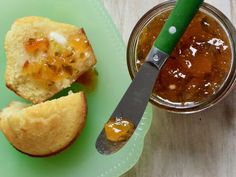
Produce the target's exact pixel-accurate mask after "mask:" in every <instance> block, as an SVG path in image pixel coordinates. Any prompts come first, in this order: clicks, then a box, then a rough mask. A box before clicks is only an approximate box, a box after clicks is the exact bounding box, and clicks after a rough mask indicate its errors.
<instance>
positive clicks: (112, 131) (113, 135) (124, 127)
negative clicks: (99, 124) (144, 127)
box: [104, 118, 135, 142]
mask: <svg viewBox="0 0 236 177" xmlns="http://www.w3.org/2000/svg"><path fill="white" fill-rule="evenodd" d="M104 128H105V135H106V138H107V139H108V140H110V141H112V142H120V141H126V140H128V139H129V138H130V137H131V136H132V134H133V132H134V130H135V127H134V124H133V123H132V122H130V121H128V120H126V119H124V118H111V119H110V120H109V121H108V122H107V123H106V125H105V127H104Z"/></svg>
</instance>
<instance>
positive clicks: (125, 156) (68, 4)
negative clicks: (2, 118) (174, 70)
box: [0, 0, 152, 177]
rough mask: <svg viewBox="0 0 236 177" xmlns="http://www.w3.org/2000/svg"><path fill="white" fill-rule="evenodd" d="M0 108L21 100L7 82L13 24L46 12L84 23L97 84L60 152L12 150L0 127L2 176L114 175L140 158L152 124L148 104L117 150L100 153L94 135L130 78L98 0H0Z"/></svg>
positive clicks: (62, 19)
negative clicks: (76, 132)
mask: <svg viewBox="0 0 236 177" xmlns="http://www.w3.org/2000/svg"><path fill="white" fill-rule="evenodd" d="M0 4H1V6H0V77H1V79H0V108H3V107H5V106H6V105H7V104H8V103H9V102H11V101H13V100H23V99H21V98H19V97H18V96H16V95H15V94H14V93H13V92H11V91H9V90H8V89H7V88H6V87H5V83H4V72H5V64H6V57H5V54H4V49H3V42H4V38H5V34H6V32H7V31H8V30H9V29H10V26H11V24H12V23H13V22H14V21H15V20H16V19H17V18H20V17H23V16H32V15H34V16H44V17H48V18H50V19H52V20H55V21H59V22H64V23H70V24H74V25H76V26H78V27H84V28H85V31H86V32H87V35H88V38H89V39H90V41H91V43H92V46H93V48H94V51H95V55H96V56H97V61H98V63H97V65H96V69H97V71H98V73H99V75H98V84H97V87H96V89H95V90H94V91H92V92H89V93H87V98H88V117H87V123H86V127H85V129H84V130H83V132H82V134H81V136H80V137H79V139H78V140H77V141H76V142H75V143H74V144H73V145H72V146H71V147H70V148H68V149H66V150H65V151H63V152H61V153H60V154H58V155H56V156H52V157H48V158H33V157H29V156H27V155H24V154H22V153H20V152H18V151H16V150H15V149H14V148H13V147H12V146H11V145H10V144H9V143H8V141H7V140H6V139H5V137H4V136H3V134H1V133H0V172H1V174H2V175H3V176H4V177H17V176H22V177H42V176H43V177H54V176H55V177H118V176H120V175H122V174H123V173H125V172H126V171H127V170H129V169H130V168H131V167H132V166H133V165H134V164H135V163H136V162H137V160H138V159H139V157H140V155H141V152H142V149H143V142H144V136H145V134H146V132H147V130H148V129H149V126H150V124H151V118H152V116H151V110H150V106H149V107H148V108H147V110H146V112H145V114H144V116H143V119H142V121H141V123H140V125H139V127H138V128H137V129H136V132H135V133H134V136H132V138H131V140H130V141H129V143H128V144H127V145H126V146H125V147H124V148H123V149H122V150H120V151H119V152H118V153H116V154H114V155H110V156H103V155H100V154H99V153H98V152H97V151H96V148H95V141H96V138H97V136H98V134H99V132H100V130H101V129H102V128H103V125H104V123H105V122H106V120H107V119H108V118H109V116H110V114H111V113H112V111H113V110H114V108H115V106H116V105H117V103H118V101H119V100H120V98H121V96H122V95H123V93H124V91H125V90H126V88H127V87H128V85H129V84H130V82H131V80H130V77H129V74H128V70H127V65H126V56H125V45H124V43H123V41H122V39H121V37H120V35H119V34H118V32H117V30H116V29H115V27H114V24H113V22H112V20H111V18H110V17H109V15H108V14H107V12H106V11H105V10H104V7H103V5H102V4H101V2H100V1H98V0H70V1H66V0H57V1H55V0H20V1H19V0H7V1H5V0H0Z"/></svg>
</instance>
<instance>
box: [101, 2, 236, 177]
mask: <svg viewBox="0 0 236 177" xmlns="http://www.w3.org/2000/svg"><path fill="white" fill-rule="evenodd" d="M103 2H104V5H105V7H106V8H107V10H108V12H109V13H110V15H111V16H112V18H113V20H114V23H115V24H116V26H117V28H118V30H119V31H120V33H121V35H122V37H123V39H124V41H125V43H126V44H127V41H128V38H129V35H130V32H131V30H132V28H133V26H134V25H135V23H136V22H137V20H138V19H139V18H140V17H141V16H142V15H143V14H144V13H145V12H146V11H147V10H148V9H150V8H151V7H153V6H154V5H156V4H158V3H160V2H162V0H103ZM206 2H208V3H210V4H212V5H214V6H216V7H217V8H219V9H220V10H221V11H223V12H224V13H225V14H226V15H227V16H228V17H229V18H230V19H231V20H232V21H233V22H234V25H236V0H206ZM235 102H236V89H234V90H233V91H232V93H231V94H230V95H229V96H228V97H227V98H226V99H225V100H224V101H223V102H221V103H219V104H218V105H216V106H215V107H214V108H211V109H209V110H207V111H204V112H202V113H198V114H194V115H176V114H171V113H167V112H165V111H163V110H160V109H158V108H154V109H153V111H154V117H153V123H152V126H151V129H150V131H149V133H148V135H147V136H146V141H145V147H144V151H143V154H142V156H141V158H140V160H139V162H138V163H137V165H136V166H135V167H134V168H132V169H131V170H130V171H129V172H127V173H126V174H124V175H123V176H122V177H236V103H235Z"/></svg>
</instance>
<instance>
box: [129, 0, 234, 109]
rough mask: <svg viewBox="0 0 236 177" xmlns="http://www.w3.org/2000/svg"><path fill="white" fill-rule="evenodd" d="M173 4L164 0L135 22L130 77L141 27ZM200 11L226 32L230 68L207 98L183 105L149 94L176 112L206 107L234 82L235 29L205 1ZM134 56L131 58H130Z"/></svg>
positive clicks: (166, 107) (158, 102) (219, 98)
mask: <svg viewBox="0 0 236 177" xmlns="http://www.w3.org/2000/svg"><path fill="white" fill-rule="evenodd" d="M173 6H174V2H164V3H162V4H160V5H158V6H156V7H154V8H153V9H151V10H150V11H149V12H147V13H146V14H145V15H144V16H143V17H142V18H141V19H140V21H139V22H138V23H137V25H136V27H135V28H134V30H133V32H132V34H131V37H130V39H129V43H128V50H127V63H128V68H129V72H130V75H131V77H132V78H133V77H134V75H135V73H136V72H137V70H138V67H137V65H136V64H135V62H136V58H135V57H136V56H137V53H136V51H137V50H136V47H137V43H138V37H139V35H140V34H141V32H142V30H143V28H144V27H145V26H146V25H147V24H148V23H149V22H150V21H152V20H153V18H155V17H156V16H158V15H159V14H161V13H163V12H165V11H168V10H170V9H172V8H173ZM200 10H201V11H203V12H205V13H206V14H207V15H208V16H210V17H211V18H213V19H214V20H215V21H217V22H218V24H219V25H220V26H221V27H222V28H223V30H224V32H225V33H226V36H227V39H228V40H229V47H230V48H231V55H232V56H231V62H230V68H229V72H228V74H227V76H226V77H225V79H224V81H223V83H222V84H221V86H220V88H219V89H218V90H217V92H216V93H215V94H214V95H212V96H209V98H208V99H207V100H204V101H202V102H201V101H199V102H197V103H191V102H186V103H185V105H183V104H181V103H173V102H171V101H168V100H162V99H160V98H158V97H156V96H153V95H152V96H151V98H150V101H151V102H152V103H153V104H154V105H157V106H159V107H162V108H164V109H166V110H167V111H170V112H177V113H193V112H198V111H201V110H204V109H206V108H208V107H211V106H212V105H214V104H216V103H217V102H219V101H220V100H222V98H223V97H224V96H225V95H226V93H228V92H229V91H230V90H231V89H232V86H233V83H234V82H235V71H234V70H233V69H232V68H235V61H234V60H233V58H234V56H235V49H234V47H233V46H235V43H234V40H232V39H233V38H235V36H233V35H232V33H235V29H234V27H233V25H232V24H231V23H230V21H229V20H228V19H227V17H225V16H224V15H223V14H222V13H221V12H220V11H219V10H217V9H216V8H214V7H212V6H211V5H208V4H206V3H204V4H203V6H202V7H201V8H200ZM134 56H135V57H134ZM133 57H134V58H135V60H134V59H132V58H133Z"/></svg>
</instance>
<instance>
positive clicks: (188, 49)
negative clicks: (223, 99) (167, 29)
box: [137, 11, 232, 103]
mask: <svg viewBox="0 0 236 177" xmlns="http://www.w3.org/2000/svg"><path fill="white" fill-rule="evenodd" d="M169 13H170V12H169V11H166V12H164V13H162V14H160V15H159V16H156V17H155V18H154V19H153V20H152V21H151V22H149V24H147V26H146V27H145V28H144V29H143V31H142V33H141V35H140V37H139V41H138V47H137V65H138V67H140V65H141V64H142V63H143V62H144V60H145V57H146V56H147V54H148V52H149V50H150V49H151V47H152V45H153V42H154V41H155V39H156V37H157V36H158V34H159V32H160V30H161V28H162V27H163V25H164V23H165V21H166V20H167V18H168V15H169ZM231 55H232V54H231V48H230V43H229V39H228V37H227V34H226V33H225V31H224V29H223V28H222V27H221V25H220V24H219V23H218V22H217V21H216V20H215V19H213V18H212V17H210V16H208V15H206V14H205V13H204V12H198V14H197V15H196V16H195V17H194V19H193V20H192V22H191V24H190V25H189V27H188V29H187V31H186V32H185V33H184V35H183V36H182V38H181V40H180V41H179V43H178V44H177V46H176V48H175V49H174V51H173V53H172V54H171V56H170V57H169V59H168V60H167V62H166V63H165V65H164V66H163V68H162V69H161V72H160V74H159V77H158V79H157V81H156V84H155V87H154V90H153V93H154V95H156V96H159V97H160V98H162V99H164V100H167V101H170V102H173V103H186V102H188V103H189V102H200V101H203V100H205V99H206V98H208V97H209V96H211V95H213V94H215V93H216V92H217V91H218V89H219V88H220V86H221V85H222V83H223V81H224V80H225V78H226V77H227V75H228V73H229V70H230V66H231Z"/></svg>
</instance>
